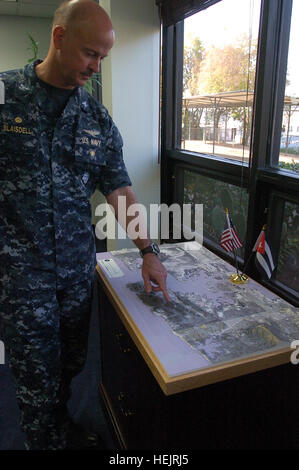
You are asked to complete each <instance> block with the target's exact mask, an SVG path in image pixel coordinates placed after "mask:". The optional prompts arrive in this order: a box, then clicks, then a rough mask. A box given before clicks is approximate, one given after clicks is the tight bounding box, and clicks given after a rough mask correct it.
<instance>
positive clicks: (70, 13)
mask: <svg viewBox="0 0 299 470" xmlns="http://www.w3.org/2000/svg"><path fill="white" fill-rule="evenodd" d="M91 22H96V23H98V24H99V25H100V26H101V27H102V28H103V29H113V27H112V23H111V20H110V18H109V16H108V15H107V13H106V12H105V10H104V9H103V8H102V7H100V5H98V4H97V3H95V2H94V1H92V0H65V1H64V2H62V3H61V4H60V6H59V7H58V8H57V10H56V11H55V13H54V18H53V28H55V26H57V25H63V26H65V27H66V28H68V29H69V30H74V29H76V28H78V27H80V25H82V24H86V23H89V24H90V23H91Z"/></svg>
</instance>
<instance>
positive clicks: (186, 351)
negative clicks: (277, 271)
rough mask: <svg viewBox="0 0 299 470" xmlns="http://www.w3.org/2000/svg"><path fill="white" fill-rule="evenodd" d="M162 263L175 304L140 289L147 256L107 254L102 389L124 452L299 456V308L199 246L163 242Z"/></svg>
mask: <svg viewBox="0 0 299 470" xmlns="http://www.w3.org/2000/svg"><path fill="white" fill-rule="evenodd" d="M181 252H182V253H181ZM162 259H164V264H165V265H166V267H167V269H168V272H169V276H168V289H169V293H170V296H171V299H172V304H171V305H167V306H166V304H165V302H164V300H163V298H162V296H161V295H160V294H151V295H150V296H148V295H147V294H145V293H144V292H143V290H142V289H141V288H140V285H142V280H141V278H140V270H139V268H140V261H139V258H138V253H137V251H136V250H125V251H120V252H113V253H104V254H102V253H101V254H98V263H101V266H100V265H98V266H97V273H98V284H99V290H100V295H99V299H100V301H99V312H100V327H101V357H102V381H101V385H100V392H101V397H102V400H103V403H104V408H105V410H106V411H107V413H108V416H109V422H110V423H111V424H112V428H113V431H114V435H115V440H116V445H117V446H118V447H119V448H124V449H157V448H160V449H170V450H178V449H205V448H208V449H218V448H226V449H227V448H233V449H237V448H296V446H297V445H298V442H299V439H298V422H299V413H298V389H299V381H298V376H299V374H298V371H299V369H298V366H297V367H296V366H295V365H293V364H291V363H290V355H291V352H292V349H291V348H290V343H291V340H292V339H296V335H297V336H298V337H299V334H298V333H299V328H298V329H297V325H298V311H297V310H296V309H295V308H294V307H292V306H291V305H289V304H287V303H286V302H284V301H282V300H281V299H279V298H278V297H276V296H275V295H274V294H272V293H271V292H269V291H266V290H265V289H263V288H262V287H261V286H260V285H258V284H257V283H255V282H254V281H252V280H249V282H248V284H247V285H243V286H233V285H231V283H230V281H229V275H230V273H232V272H233V271H234V270H233V268H232V267H231V266H230V265H229V264H227V263H225V262H224V261H223V260H221V259H220V258H218V257H216V256H215V255H214V254H213V253H211V252H208V251H207V250H205V249H204V248H199V247H198V246H197V244H196V243H195V242H194V243H188V244H176V245H171V246H166V247H165V246H164V245H162ZM101 260H102V261H101ZM103 260H104V261H103ZM105 260H106V261H105ZM108 260H109V261H108ZM114 262H115V263H116V269H115V270H113V266H112V269H111V270H110V271H108V270H107V266H110V264H109V263H114ZM118 268H119V272H117V269H118ZM109 272H110V274H109ZM118 276H119V277H118ZM221 290H223V293H221ZM220 298H221V299H222V300H221V301H220V300H219V299H220ZM270 305H271V307H270ZM182 306H183V307H182ZM216 306H218V307H217V308H216ZM180 308H183V312H182V311H180ZM192 315H193V316H192ZM286 320H288V321H287V322H286ZM188 322H189V323H188ZM185 323H186V324H185ZM190 323H191V325H190ZM246 335H247V336H246ZM292 335H295V336H294V337H293V336H292ZM203 337H204V340H203ZM211 338H212V340H211ZM199 340H200V341H199ZM215 342H216V345H217V347H215V344H214V343H215ZM255 346H256V348H257V349H256V350H254V348H255ZM217 348H218V349H219V350H217ZM221 348H222V350H221ZM261 348H262V349H261ZM222 355H223V356H224V357H222ZM297 448H298V447H297Z"/></svg>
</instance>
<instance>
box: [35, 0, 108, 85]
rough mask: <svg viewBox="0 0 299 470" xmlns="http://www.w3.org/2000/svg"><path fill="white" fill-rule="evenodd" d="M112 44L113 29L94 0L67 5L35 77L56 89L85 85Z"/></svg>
mask: <svg viewBox="0 0 299 470" xmlns="http://www.w3.org/2000/svg"><path fill="white" fill-rule="evenodd" d="M113 44H114V31H113V26H112V23H111V20H110V18H109V16H108V15H107V13H106V12H105V10H104V9H103V8H102V7H100V6H99V5H98V4H97V3H95V2H94V1H92V0H68V1H64V2H62V3H61V5H60V6H59V7H58V9H57V10H56V12H55V15H54V19H53V27H52V38H51V44H50V48H49V52H48V55H47V57H46V59H45V60H44V61H43V62H42V63H41V64H39V65H37V66H36V69H35V70H36V73H37V74H38V76H39V78H41V79H42V80H44V81H46V82H48V83H50V84H52V85H54V86H58V87H62V88H73V87H74V86H78V85H79V86H80V85H84V84H85V83H86V81H87V80H88V79H89V78H90V77H91V76H92V74H93V73H95V72H98V71H99V67H100V63H101V61H102V60H103V59H104V58H105V57H107V55H108V53H109V51H110V49H111V48H112V46H113Z"/></svg>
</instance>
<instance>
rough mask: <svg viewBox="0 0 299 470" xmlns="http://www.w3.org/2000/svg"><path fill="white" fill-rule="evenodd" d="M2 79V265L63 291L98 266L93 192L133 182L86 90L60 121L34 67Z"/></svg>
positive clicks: (17, 277)
mask: <svg viewBox="0 0 299 470" xmlns="http://www.w3.org/2000/svg"><path fill="white" fill-rule="evenodd" d="M37 62H40V61H36V62H35V64H36V63H37ZM0 80H2V81H3V82H4V84H5V104H4V105H0V188H1V191H0V205H1V212H0V266H4V265H6V269H9V272H8V273H6V274H8V275H9V277H10V278H11V279H12V280H13V282H15V283H16V284H18V285H20V284H21V285H23V283H24V279H26V282H27V283H28V286H29V288H31V286H36V283H38V284H41V286H45V284H46V285H48V286H49V287H53V286H54V285H56V287H57V288H59V289H60V288H63V287H65V286H68V285H70V283H74V282H78V281H79V280H80V279H86V278H87V277H89V275H90V272H91V271H92V270H93V269H94V267H95V244H94V235H93V230H92V227H91V208H90V197H91V195H92V194H93V192H94V191H95V189H96V188H98V189H99V190H100V191H101V192H102V193H103V194H104V195H107V194H109V193H110V192H112V191H114V190H115V189H117V188H119V187H123V186H128V185H131V181H130V178H129V176H128V173H127V170H126V168H125V164H124V161H123V156H122V145H123V143H122V138H121V135H120V134H119V132H118V129H117V128H116V126H115V125H114V123H113V121H112V119H111V117H110V116H109V114H108V112H107V110H106V109H105V108H104V107H103V106H101V105H99V103H97V102H96V101H95V100H94V99H93V98H92V97H91V96H90V95H89V93H87V91H86V90H84V89H83V88H82V87H78V88H77V89H76V91H75V92H74V93H73V94H72V95H71V96H70V98H69V100H68V102H67V105H66V107H65V109H64V111H63V113H62V115H61V116H60V117H59V119H58V120H56V119H55V118H54V117H53V105H52V104H51V101H49V100H48V95H47V92H46V90H45V89H44V88H43V87H42V86H40V84H39V81H38V79H37V76H36V74H35V71H34V65H33V64H30V65H27V66H25V68H24V69H23V70H19V71H13V72H6V73H1V74H0ZM0 270H1V267H0ZM4 274H5V273H4Z"/></svg>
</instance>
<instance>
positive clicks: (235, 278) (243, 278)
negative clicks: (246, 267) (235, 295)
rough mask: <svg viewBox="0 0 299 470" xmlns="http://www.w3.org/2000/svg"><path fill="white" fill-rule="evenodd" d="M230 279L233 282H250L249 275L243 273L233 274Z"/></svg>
mask: <svg viewBox="0 0 299 470" xmlns="http://www.w3.org/2000/svg"><path fill="white" fill-rule="evenodd" d="M229 279H230V282H232V283H233V284H246V282H248V276H247V275H246V274H243V273H242V274H240V273H235V274H232V275H231V276H230V278H229Z"/></svg>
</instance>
